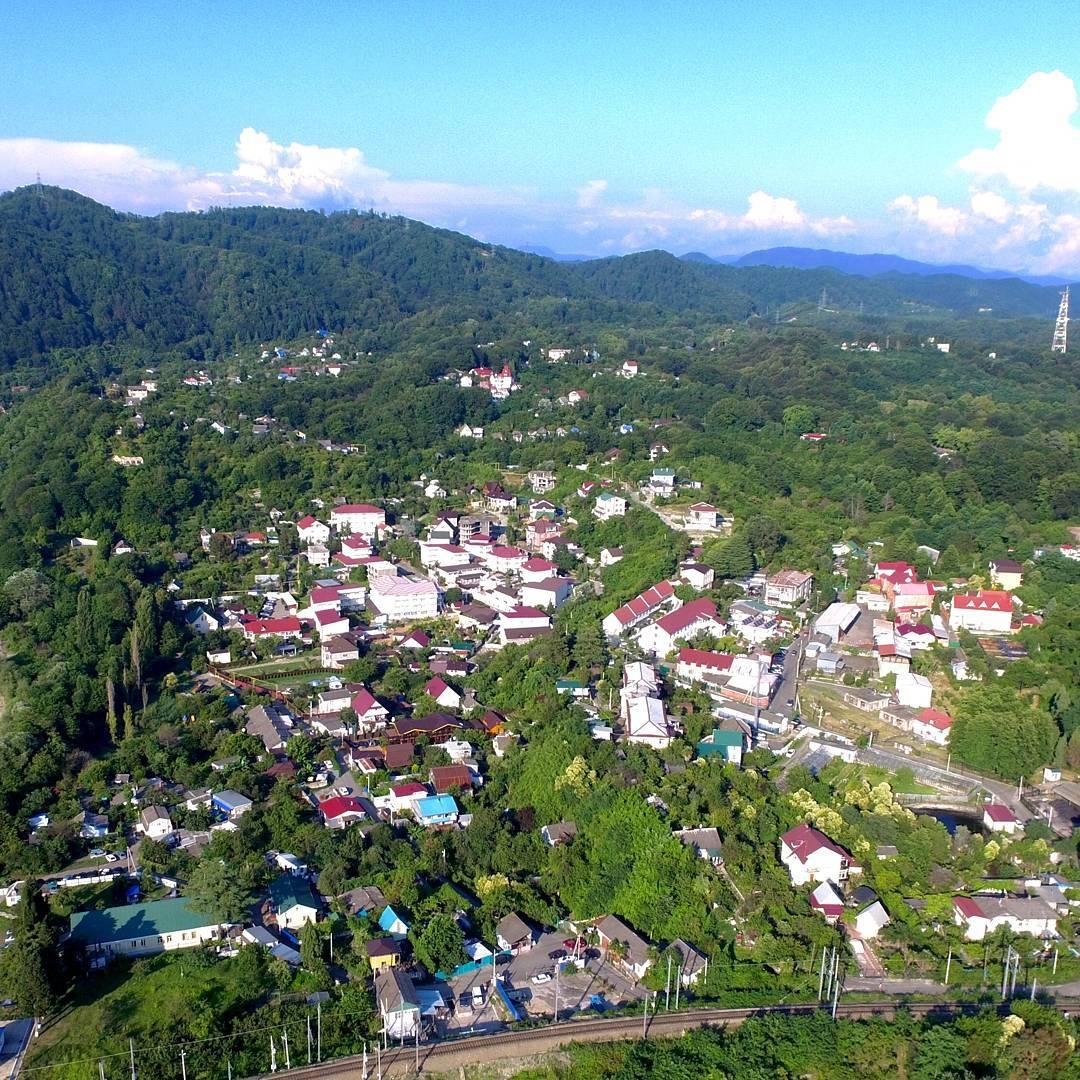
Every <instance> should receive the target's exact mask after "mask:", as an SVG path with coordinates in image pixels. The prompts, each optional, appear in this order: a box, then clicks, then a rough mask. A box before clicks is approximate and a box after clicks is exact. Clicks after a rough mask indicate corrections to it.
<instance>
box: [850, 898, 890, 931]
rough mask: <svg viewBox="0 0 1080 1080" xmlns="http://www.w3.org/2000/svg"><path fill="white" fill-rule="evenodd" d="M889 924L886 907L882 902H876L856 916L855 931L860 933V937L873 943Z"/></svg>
mask: <svg viewBox="0 0 1080 1080" xmlns="http://www.w3.org/2000/svg"><path fill="white" fill-rule="evenodd" d="M889 922H890V920H889V913H888V912H887V911H886V910H885V905H884V904H882V902H881V901H880V900H875V901H874V902H873V903H872V904H868V905H867V906H866V907H864V908H863V909H862V911H860V912H859V913H858V914H857V915H856V916H855V929H856V930H857V931H858V932H859V937H861V938H864V939H868V940H870V941H872V940H873V939H874V938H876V937H877V936H878V934H880V933H881V931H882V930H884V929H885V927H886V926H888V925H889Z"/></svg>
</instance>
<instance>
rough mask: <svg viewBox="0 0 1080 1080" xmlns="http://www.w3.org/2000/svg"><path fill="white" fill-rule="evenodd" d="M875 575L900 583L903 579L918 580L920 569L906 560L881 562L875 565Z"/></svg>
mask: <svg viewBox="0 0 1080 1080" xmlns="http://www.w3.org/2000/svg"><path fill="white" fill-rule="evenodd" d="M874 577H877V578H880V579H881V580H882V581H891V582H892V583H893V584H894V585H899V584H900V583H901V582H902V581H918V580H919V571H918V570H916V569H915V567H914V566H912V565H911V564H910V563H906V562H879V563H875V565H874Z"/></svg>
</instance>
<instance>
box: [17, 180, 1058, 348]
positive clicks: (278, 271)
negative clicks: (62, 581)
mask: <svg viewBox="0 0 1080 1080" xmlns="http://www.w3.org/2000/svg"><path fill="white" fill-rule="evenodd" d="M823 289H824V290H826V292H827V295H828V297H829V298H830V300H829V304H830V307H831V308H832V309H836V310H838V311H846V312H850V313H852V319H853V323H854V324H857V323H858V317H857V316H855V314H854V313H856V312H861V313H864V314H865V315H866V316H889V317H891V318H897V319H900V320H902V323H903V324H904V325H909V324H911V325H917V324H918V323H919V321H920V318H921V317H926V316H933V317H934V318H936V319H938V320H940V319H941V318H942V317H950V318H951V317H952V316H960V317H963V318H965V319H967V318H971V317H974V316H977V315H978V313H979V312H980V311H984V312H992V314H993V316H994V317H995V318H997V317H1000V316H1006V317H1011V316H1038V317H1040V318H1042V319H1046V318H1049V317H1050V316H1051V315H1052V313H1053V311H1054V308H1055V305H1056V302H1057V293H1056V291H1055V290H1054V289H1051V288H1041V287H1039V286H1035V285H1030V284H1027V283H1025V282H1021V281H1018V280H1006V281H975V280H972V279H968V278H961V277H956V276H949V275H940V276H934V277H918V276H904V275H886V276H883V277H879V278H873V279H870V278H861V277H855V276H852V275H846V274H842V273H839V272H836V271H832V270H790V269H778V268H773V267H757V266H755V267H730V266H720V265H707V264H703V263H698V262H693V261H685V260H680V259H676V258H675V257H674V256H671V255H668V254H666V253H664V252H646V253H642V254H639V255H632V256H627V257H623V258H614V259H599V260H594V261H590V262H585V263H579V264H567V263H556V262H553V261H551V260H549V259H544V258H541V257H539V256H536V255H530V254H525V253H522V252H518V251H513V250H511V249H508V248H500V247H493V246H490V245H484V244H481V243H479V242H478V241H475V240H471V239H469V238H468V237H465V236H461V235H459V234H456V233H452V232H448V231H446V230H441V229H434V228H431V227H429V226H426V225H423V224H421V223H419V222H415V221H409V220H406V219H403V218H389V217H384V216H379V215H374V214H361V213H356V212H348V213H337V214H331V215H325V214H321V213H318V212H315V211H301V210H276V209H270V208H265V207H248V208H238V209H219V210H211V211H208V212H205V213H170V214H162V215H160V216H158V217H154V218H143V217H137V216H134V215H128V214H120V213H117V212H115V211H113V210H110V209H108V208H107V207H104V206H101V205H99V204H97V203H94V202H93V201H91V200H89V199H87V198H84V197H83V196H80V195H77V194H75V193H74V192H70V191H65V190H62V189H59V188H53V187H48V188H42V189H40V190H39V189H38V188H34V187H28V188H22V189H19V190H18V191H15V192H11V193H8V194H6V195H3V196H0V362H2V363H3V364H4V365H5V366H7V367H12V366H16V365H19V364H21V363H25V362H27V361H32V362H34V363H38V364H40V362H41V361H42V360H43V358H44V357H45V356H47V354H48V353H49V352H50V351H51V350H53V349H58V348H81V347H86V346H89V345H101V344H105V343H110V344H113V345H117V344H123V345H132V346H138V347H144V348H150V349H160V348H164V347H174V346H182V347H183V349H184V350H185V351H186V352H187V354H188V355H190V356H191V357H194V358H210V357H213V356H216V355H220V354H221V353H223V352H227V351H232V350H233V349H234V348H235V346H236V345H237V344H238V343H242V342H251V341H259V340H265V339H267V338H278V339H281V338H284V339H293V338H295V337H297V336H299V335H300V334H301V333H304V332H310V331H314V330H316V329H318V328H319V327H320V326H331V327H341V326H347V327H352V328H356V329H358V330H361V331H362V333H361V335H360V343H361V345H362V347H363V348H365V349H382V350H385V349H387V348H393V347H401V346H402V345H404V344H406V343H408V342H410V341H412V340H415V339H416V337H417V335H418V334H421V335H422V334H424V333H426V332H429V331H430V329H431V328H432V327H433V326H449V325H454V324H456V323H457V322H459V321H460V318H461V316H462V315H464V316H465V317H466V318H467V319H471V320H474V325H475V327H476V329H477V331H478V333H479V334H480V335H482V337H478V339H477V340H486V339H487V338H488V337H495V338H498V337H500V336H503V335H502V332H501V330H500V328H507V329H509V327H510V326H511V325H513V326H517V325H521V326H523V327H527V326H529V325H533V326H537V327H546V328H548V329H551V330H555V329H557V328H559V327H560V326H561V327H564V328H567V329H579V330H580V331H581V332H583V333H585V334H587V335H595V334H596V333H598V332H599V331H600V330H601V329H602V328H604V327H609V326H612V325H615V324H622V325H625V326H635V325H639V324H641V325H658V324H664V323H680V322H681V323H685V324H687V325H690V326H695V327H698V328H701V327H702V326H703V325H704V324H706V323H708V322H710V321H711V322H715V321H721V322H742V321H745V320H746V319H748V318H751V317H764V318H766V319H768V318H771V317H773V316H775V317H776V319H777V320H778V321H779V320H780V318H781V317H783V318H785V319H787V318H791V317H792V316H793V315H795V314H796V313H797V312H798V311H802V310H803V309H805V310H806V311H808V312H809V311H812V310H813V307H814V305H816V304H817V303H818V300H819V296H820V294H821V293H822V290H823ZM977 325H978V324H976V327H975V328H974V329H976V332H977ZM853 332H855V331H854V330H853Z"/></svg>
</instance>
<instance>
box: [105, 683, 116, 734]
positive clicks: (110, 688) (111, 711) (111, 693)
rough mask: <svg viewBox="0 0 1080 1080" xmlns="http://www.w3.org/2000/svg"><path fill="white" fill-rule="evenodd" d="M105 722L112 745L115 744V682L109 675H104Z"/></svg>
mask: <svg viewBox="0 0 1080 1080" xmlns="http://www.w3.org/2000/svg"><path fill="white" fill-rule="evenodd" d="M105 709H106V711H105V723H106V724H108V726H109V738H110V739H111V740H112V743H113V746H115V745H116V744H117V741H118V740H117V735H118V731H117V723H116V684H115V683H114V682H113V681H112V676H111V675H106V676H105Z"/></svg>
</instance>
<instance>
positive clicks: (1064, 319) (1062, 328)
mask: <svg viewBox="0 0 1080 1080" xmlns="http://www.w3.org/2000/svg"><path fill="white" fill-rule="evenodd" d="M1050 348H1051V349H1052V350H1053V351H1054V352H1059V353H1063V352H1068V351H1069V286H1068V285H1066V286H1065V291H1064V292H1063V293H1062V294H1061V305H1060V307H1058V316H1057V322H1056V323H1054V343H1053V344H1052V345H1051V346H1050Z"/></svg>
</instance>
